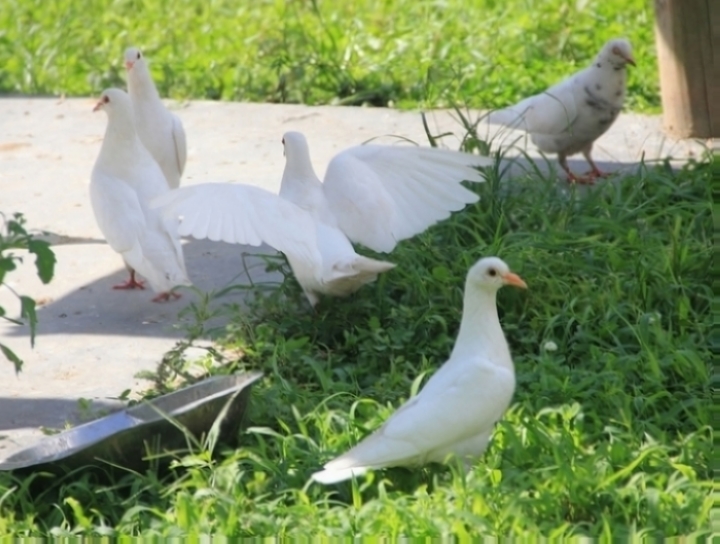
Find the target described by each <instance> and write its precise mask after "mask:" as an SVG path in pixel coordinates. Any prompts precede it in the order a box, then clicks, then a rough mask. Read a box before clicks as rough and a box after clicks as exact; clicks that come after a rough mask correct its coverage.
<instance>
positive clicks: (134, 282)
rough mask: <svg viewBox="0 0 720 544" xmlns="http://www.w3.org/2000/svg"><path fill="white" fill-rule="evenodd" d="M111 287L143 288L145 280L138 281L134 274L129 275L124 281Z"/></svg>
mask: <svg viewBox="0 0 720 544" xmlns="http://www.w3.org/2000/svg"><path fill="white" fill-rule="evenodd" d="M113 289H145V282H142V281H138V280H136V279H135V277H134V276H131V277H130V279H129V280H127V281H126V282H125V283H121V284H119V285H113Z"/></svg>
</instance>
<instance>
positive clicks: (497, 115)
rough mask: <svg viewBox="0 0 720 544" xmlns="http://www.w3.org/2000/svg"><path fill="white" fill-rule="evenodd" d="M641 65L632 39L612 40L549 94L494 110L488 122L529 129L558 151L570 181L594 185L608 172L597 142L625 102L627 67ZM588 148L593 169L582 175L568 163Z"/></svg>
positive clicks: (550, 149) (552, 150) (539, 144)
mask: <svg viewBox="0 0 720 544" xmlns="http://www.w3.org/2000/svg"><path fill="white" fill-rule="evenodd" d="M628 64H632V65H633V66H634V65H635V60H634V59H633V56H632V50H631V47H630V43H629V42H628V41H627V40H625V39H614V40H610V41H609V42H607V43H606V44H605V45H604V46H603V48H602V49H601V50H600V53H599V54H598V56H597V57H596V58H595V60H594V61H593V63H592V64H591V65H590V66H588V67H587V68H585V69H584V70H582V71H581V72H578V73H576V74H574V75H572V76H570V77H569V78H567V79H565V80H564V81H562V82H560V83H558V84H556V85H554V86H552V87H550V88H549V89H548V90H546V91H544V92H543V93H540V94H537V95H535V96H531V97H529V98H526V99H525V100H522V101H520V102H518V103H517V104H515V105H514V106H510V107H508V108H505V109H502V110H497V111H494V112H491V113H490V115H489V116H488V121H489V122H490V123H493V124H502V125H506V126H511V127H518V128H522V129H524V130H526V131H527V132H528V133H529V134H530V136H531V139H532V141H533V143H534V144H535V145H536V146H537V147H538V148H539V149H540V150H541V151H543V152H545V153H557V156H558V162H559V163H560V166H561V167H562V169H563V170H565V172H566V173H567V175H568V181H570V182H573V183H574V182H577V183H588V184H592V183H593V182H594V180H595V179H596V178H597V177H601V176H605V175H606V174H604V173H603V172H601V171H600V169H599V168H598V167H597V165H596V164H595V162H594V161H593V160H592V156H591V152H592V147H593V143H594V142H595V140H597V139H598V138H599V137H600V136H602V135H603V134H604V133H605V131H607V130H608V129H609V128H610V126H611V125H612V124H613V122H614V121H615V119H617V116H618V114H619V113H620V110H622V107H623V104H624V102H625V91H626V70H625V67H626V66H627V65H628ZM575 153H582V154H583V156H584V157H585V159H586V160H587V162H588V163H589V164H590V167H591V170H590V172H588V173H587V174H586V175H584V176H577V175H575V174H573V173H572V172H571V171H570V168H569V167H568V164H567V157H568V155H574V154H575Z"/></svg>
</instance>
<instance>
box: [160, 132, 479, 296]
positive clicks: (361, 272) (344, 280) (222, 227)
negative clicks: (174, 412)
mask: <svg viewBox="0 0 720 544" xmlns="http://www.w3.org/2000/svg"><path fill="white" fill-rule="evenodd" d="M283 144H284V146H285V157H286V164H285V171H284V173H283V178H282V185H281V188H280V196H277V195H273V194H272V193H269V192H267V191H263V190H262V189H258V188H255V187H250V186H247V185H240V184H228V183H208V184H201V185H194V186H191V187H183V188H182V189H178V190H176V191H172V192H170V193H168V194H166V195H163V196H162V197H160V198H158V199H156V200H155V201H154V202H153V206H158V207H162V209H163V213H164V214H165V216H166V217H168V218H172V217H181V223H180V226H179V230H180V233H181V234H182V235H191V236H194V237H195V238H209V239H210V240H216V241H217V240H222V241H224V242H229V243H236V244H250V245H260V244H261V243H262V242H265V243H267V244H269V245H271V246H272V247H274V248H275V249H277V250H278V251H282V252H283V253H284V254H285V255H286V257H287V259H288V262H289V263H290V267H291V268H292V270H293V273H294V275H295V277H296V279H297V280H298V283H299V284H300V286H301V287H302V289H303V291H304V293H305V295H306V296H307V298H308V300H309V301H310V304H311V305H313V306H314V305H315V304H316V303H317V302H318V300H319V297H318V295H320V294H326V295H333V296H346V295H349V294H351V293H353V292H355V291H357V290H358V289H359V288H360V287H362V286H363V285H365V284H366V283H370V282H372V281H374V280H375V279H376V278H377V276H378V274H380V273H382V272H385V271H387V270H390V269H391V268H393V267H394V266H395V265H394V264H392V263H389V262H386V261H379V260H375V259H370V258H368V257H363V256H362V255H358V254H357V253H356V252H355V250H354V249H353V246H352V244H351V240H352V241H356V242H360V243H362V244H364V245H366V246H368V247H370V248H371V249H374V250H376V251H391V250H392V249H393V248H394V247H395V245H396V244H397V242H398V241H399V240H402V239H404V238H409V237H410V236H413V235H414V234H417V233H419V232H422V231H423V230H425V229H426V228H427V227H429V226H430V225H432V224H433V223H435V222H437V221H440V220H442V219H445V218H446V217H448V216H449V215H450V211H455V210H459V209H461V208H463V207H464V206H465V205H466V204H468V203H471V202H475V201H477V199H478V196H477V195H476V194H475V193H473V192H472V191H469V190H468V189H466V188H465V187H463V186H462V185H460V182H461V181H462V180H470V181H482V180H483V178H482V177H481V176H480V174H479V173H478V172H477V170H475V169H474V168H473V167H474V166H487V165H489V164H490V163H491V161H490V159H485V158H481V157H477V156H474V155H469V154H467V153H460V152H457V151H446V150H441V149H433V148H419V147H409V146H397V147H393V146H378V145H367V146H359V147H352V148H350V149H347V150H345V151H343V152H342V153H340V154H338V155H336V156H335V158H333V159H332V161H331V162H330V165H329V166H328V170H327V173H326V174H325V181H324V183H323V182H321V181H320V180H319V179H318V177H317V176H316V175H315V171H314V170H313V167H312V165H311V163H310V153H309V151H308V146H307V142H306V140H305V137H304V136H303V135H302V134H300V133H298V132H288V133H286V134H285V135H284V137H283Z"/></svg>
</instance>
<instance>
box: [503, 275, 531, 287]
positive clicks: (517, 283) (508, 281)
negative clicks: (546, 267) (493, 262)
mask: <svg viewBox="0 0 720 544" xmlns="http://www.w3.org/2000/svg"><path fill="white" fill-rule="evenodd" d="M502 279H503V281H504V282H505V285H513V286H514V287H520V288H521V289H527V283H525V282H524V281H523V280H522V278H521V277H520V276H518V275H517V274H513V273H512V272H508V273H507V274H505V275H504V276H503V277H502Z"/></svg>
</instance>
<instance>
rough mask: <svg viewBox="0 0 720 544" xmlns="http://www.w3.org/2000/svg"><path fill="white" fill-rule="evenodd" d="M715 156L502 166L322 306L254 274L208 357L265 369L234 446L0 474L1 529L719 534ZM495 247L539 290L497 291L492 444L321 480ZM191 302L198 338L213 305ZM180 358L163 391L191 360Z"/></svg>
mask: <svg viewBox="0 0 720 544" xmlns="http://www.w3.org/2000/svg"><path fill="white" fill-rule="evenodd" d="M712 168H713V166H712V165H711V163H710V162H709V161H707V162H704V163H692V164H689V165H687V166H686V167H684V168H683V169H682V170H680V171H677V172H673V171H672V170H671V169H670V168H668V167H667V166H665V165H659V166H655V167H641V168H640V169H639V170H638V172H637V173H636V174H635V175H629V176H627V177H625V178H623V179H619V180H616V181H614V182H605V183H601V184H600V185H599V186H597V187H596V188H593V189H591V190H590V191H580V190H575V189H574V188H568V187H567V186H566V185H565V184H562V183H558V182H556V181H553V180H546V179H542V178H539V177H537V176H532V177H529V178H528V179H520V180H517V181H514V182H513V183H512V184H505V183H502V184H501V183H498V181H497V173H495V174H493V175H491V179H490V181H489V182H487V183H485V184H480V185H478V186H476V190H477V191H478V192H479V194H480V196H481V200H480V202H479V203H478V204H476V205H474V206H471V207H469V208H468V209H466V210H465V211H463V212H462V213H458V214H455V215H454V216H453V217H452V218H451V219H450V220H448V221H446V222H444V223H442V224H440V225H438V226H436V227H434V228H432V229H430V230H429V231H428V232H426V233H424V234H423V235H420V236H418V237H416V238H414V239H412V240H409V241H406V242H403V243H402V244H400V246H399V247H398V248H397V250H396V251H395V252H394V253H393V254H392V256H391V258H392V260H393V261H394V262H396V263H397V265H398V266H397V268H396V269H394V270H392V271H390V272H389V273H387V274H384V275H383V276H382V278H381V280H380V281H378V282H377V283H376V284H373V285H370V286H367V287H365V288H363V289H362V290H360V291H359V292H358V293H357V294H355V295H354V296H352V297H350V298H348V299H344V300H337V299H334V300H324V301H322V302H321V304H320V305H319V307H318V308H317V311H316V312H314V313H313V312H310V311H309V310H308V307H307V303H306V301H305V300H304V298H303V296H302V294H301V292H300V290H299V288H298V286H297V284H296V283H295V281H294V280H292V279H290V278H288V279H287V280H286V281H285V282H283V284H282V286H281V288H280V290H279V291H277V292H275V293H274V294H270V295H269V296H268V295H267V294H264V295H261V293H264V291H262V290H261V289H260V288H258V289H257V291H256V293H257V297H255V299H254V303H253V305H252V309H251V311H250V312H249V313H247V312H241V311H240V310H239V309H237V308H234V307H228V306H224V307H220V308H219V310H218V311H219V312H223V313H225V314H226V315H227V316H229V317H230V318H231V324H230V325H229V327H228V328H227V330H223V331H222V334H221V336H220V345H221V346H222V350H221V351H222V353H224V354H225V356H224V357H223V358H221V359H219V360H215V361H213V359H212V358H211V357H210V356H208V359H207V360H205V361H202V362H201V363H200V365H201V366H202V365H205V366H206V367H207V368H211V371H210V372H211V373H214V374H218V373H220V374H222V373H228V372H234V371H238V370H242V369H262V370H263V371H264V372H265V374H266V377H265V378H264V379H263V380H262V381H261V382H260V383H259V384H258V385H257V386H256V387H255V389H254V394H253V401H252V407H251V411H250V414H249V425H250V427H249V429H248V430H247V432H246V433H245V434H243V436H242V437H241V439H242V442H243V446H242V447H241V448H239V449H231V448H229V447H227V446H222V445H220V446H217V447H216V448H215V450H214V454H215V455H214V457H213V456H212V455H211V451H210V450H209V449H207V448H201V447H198V448H195V449H194V450H193V451H192V452H191V453H189V454H187V455H178V456H177V457H176V458H175V461H174V463H173V466H172V468H171V469H170V472H169V474H168V473H162V472H159V471H158V470H156V469H150V470H148V471H146V472H145V473H141V474H137V473H120V474H119V475H118V474H116V475H114V476H112V477H111V479H110V482H109V483H108V482H105V481H103V480H101V479H98V478H97V477H96V476H94V475H92V474H91V473H88V472H87V471H80V472H78V473H75V474H71V475H69V476H67V477H65V478H62V479H52V478H49V477H47V476H46V475H43V474H35V475H33V476H31V477H28V478H25V479H15V478H13V477H10V476H8V475H0V509H1V510H2V514H0V534H11V535H18V536H19V535H31V534H32V535H35V534H46V535H47V534H54V535H68V534H109V535H117V534H141V533H142V534H146V535H148V534H158V535H168V536H169V535H189V534H201V533H216V534H225V535H233V536H250V535H256V536H257V535H264V536H276V535H295V536H297V535H301V534H305V535H318V534H328V535H370V534H376V533H382V534H386V535H389V536H399V535H406V536H440V535H448V534H451V533H454V534H456V535H471V536H477V535H482V534H504V535H535V534H538V533H542V534H544V535H547V536H550V535H555V536H559V535H562V536H569V535H575V536H577V535H592V536H603V535H604V536H609V535H613V536H615V537H619V536H623V535H631V534H634V535H638V534H640V535H646V536H662V535H664V536H670V535H680V534H689V533H693V532H697V531H708V530H709V529H708V527H709V515H710V507H711V505H712V501H711V497H710V492H711V467H710V456H711V454H712V429H711V426H710V415H709V413H710V406H711V397H710V387H709V368H710V360H711V353H710V348H709V335H710V331H711V326H712V313H711V300H712V296H713V294H712V287H711V284H710V280H711V274H712V261H711V257H712V229H713V227H712V222H711V208H710V202H711V199H710V186H711V184H710V178H711V169H712ZM493 254H495V255H499V256H501V257H502V258H504V259H505V260H506V261H507V262H508V263H509V264H510V265H511V267H512V268H513V269H514V270H515V271H517V272H518V273H519V274H520V275H521V276H522V277H523V278H524V279H525V280H526V281H527V283H528V285H529V290H528V291H519V290H512V289H504V290H502V291H501V292H500V294H499V299H498V303H499V308H500V315H501V321H502V323H503V328H504V330H505V333H506V336H507V337H508V341H509V343H510V345H511V349H512V352H513V355H514V361H515V365H516V372H517V390H516V393H515V396H514V400H513V403H512V405H511V407H510V409H509V411H508V413H507V414H506V416H505V417H504V418H503V419H502V421H501V422H500V423H499V425H498V426H497V430H496V433H495V435H494V438H493V441H492V443H491V445H490V447H489V449H488V451H487V453H486V454H485V456H484V457H483V459H482V460H481V461H480V462H478V463H477V464H476V465H475V466H474V467H473V469H472V470H471V471H470V472H469V473H468V474H467V475H463V474H462V473H461V472H460V471H459V470H458V469H457V468H456V467H453V466H450V467H444V466H440V465H433V466H428V467H424V468H422V469H417V470H407V469H401V468H398V469H388V470H384V471H378V472H375V473H373V474H371V475H370V476H368V477H367V478H362V479H361V480H360V481H359V482H358V483H357V484H353V483H344V484H342V485H337V486H332V487H327V488H326V487H322V486H319V485H317V484H311V483H309V482H308V480H309V476H310V474H312V472H313V471H315V470H317V469H318V468H319V467H320V466H321V465H322V463H323V462H325V461H327V460H328V459H330V458H332V457H333V456H335V455H337V454H339V453H341V452H343V451H344V450H345V449H346V448H348V447H350V446H351V445H352V444H354V443H356V442H357V441H358V440H359V439H361V438H362V437H363V436H364V435H366V434H367V433H369V432H371V431H372V430H373V429H375V428H376V427H377V426H378V425H380V423H381V421H382V420H383V419H385V418H386V417H387V416H388V415H389V414H391V413H392V411H393V410H394V409H395V408H396V407H397V406H399V405H400V404H401V403H402V402H403V401H404V400H405V399H407V398H408V396H409V395H410V394H411V392H412V391H413V390H417V388H418V387H420V386H421V383H420V382H421V380H422V381H423V382H424V381H425V380H426V379H427V377H428V375H429V373H431V372H433V371H434V369H436V368H437V367H438V365H440V364H442V363H443V361H445V359H446V358H447V355H448V354H449V351H450V349H451V347H452V344H453V341H454V336H455V334H456V330H457V327H458V323H459V318H460V311H461V297H462V286H463V280H464V276H465V274H466V271H467V269H468V267H469V266H470V265H471V264H472V263H473V262H474V261H475V260H476V259H478V258H479V257H481V256H486V255H493ZM279 266H280V267H281V268H282V269H283V270H285V271H287V269H286V266H285V265H284V264H283V263H282V262H280V264H279ZM187 312H188V314H191V315H192V314H195V315H197V316H201V319H200V321H199V325H198V328H196V329H193V330H192V331H191V332H192V335H193V336H196V335H199V334H201V333H203V331H202V330H201V324H202V322H203V321H204V319H205V318H206V317H207V315H206V314H207V308H206V307H204V306H203V305H200V306H195V307H190V308H188V309H187ZM550 342H552V343H554V344H555V345H556V347H557V349H556V350H552V349H548V348H551V347H552V346H551V345H550ZM177 355H178V353H175V354H174V355H173V356H172V357H168V358H167V359H166V361H165V363H164V364H163V365H162V368H161V372H160V374H162V376H164V377H163V379H162V380H160V379H159V380H158V385H159V386H160V389H159V390H160V391H161V390H163V388H164V386H165V384H167V383H168V382H169V381H172V377H173V375H174V372H177V371H185V370H187V368H186V367H187V366H193V363H189V362H187V363H186V362H183V360H182V358H179V357H178V356H177ZM197 364H198V363H194V365H197ZM33 484H36V485H38V486H39V489H40V490H39V491H34V492H33V491H32V490H31V485H33Z"/></svg>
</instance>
